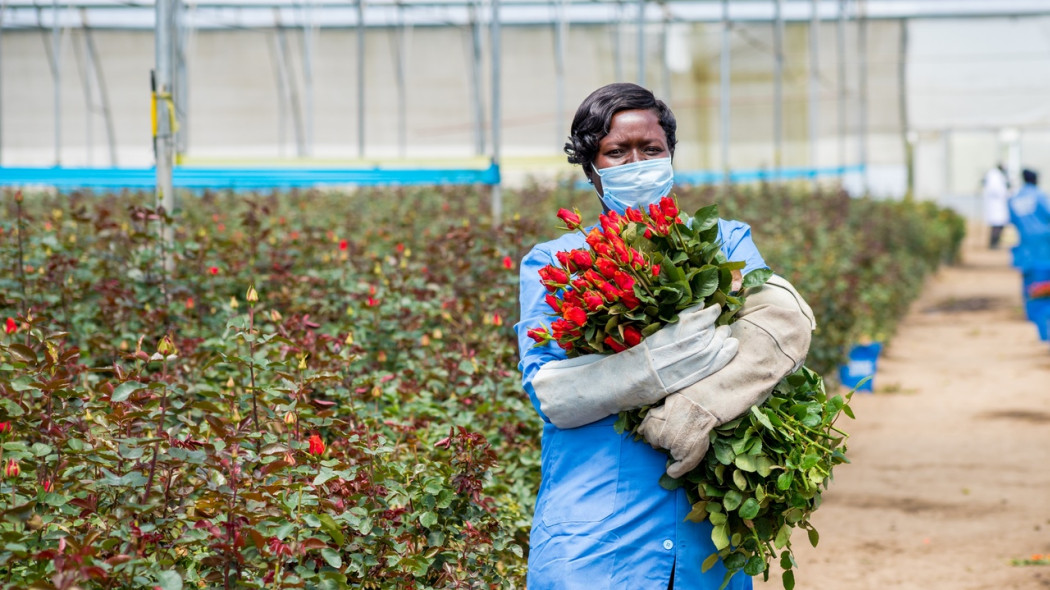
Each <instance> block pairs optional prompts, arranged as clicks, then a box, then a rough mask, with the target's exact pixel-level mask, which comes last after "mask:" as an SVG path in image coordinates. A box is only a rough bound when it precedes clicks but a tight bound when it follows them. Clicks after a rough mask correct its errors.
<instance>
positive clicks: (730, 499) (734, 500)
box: [722, 490, 744, 512]
mask: <svg viewBox="0 0 1050 590" xmlns="http://www.w3.org/2000/svg"><path fill="white" fill-rule="evenodd" d="M743 501H744V494H741V493H740V492H738V491H736V490H729V491H728V492H726V495H725V497H724V498H722V506H725V508H726V512H730V511H732V510H736V509H737V508H739V507H740V503H741V502H743Z"/></svg>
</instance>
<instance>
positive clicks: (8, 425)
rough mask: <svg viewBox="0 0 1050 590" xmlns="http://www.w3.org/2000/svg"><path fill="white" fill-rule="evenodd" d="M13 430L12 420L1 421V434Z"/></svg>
mask: <svg viewBox="0 0 1050 590" xmlns="http://www.w3.org/2000/svg"><path fill="white" fill-rule="evenodd" d="M12 430H13V429H12V428H11V423H10V422H0V434H7V433H8V432H11V431H12Z"/></svg>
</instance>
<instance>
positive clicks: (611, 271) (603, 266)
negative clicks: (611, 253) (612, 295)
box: [594, 258, 620, 279]
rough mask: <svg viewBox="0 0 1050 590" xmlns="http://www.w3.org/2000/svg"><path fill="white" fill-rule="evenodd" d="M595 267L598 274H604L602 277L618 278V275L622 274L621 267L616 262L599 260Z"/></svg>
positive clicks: (604, 259)
mask: <svg viewBox="0 0 1050 590" xmlns="http://www.w3.org/2000/svg"><path fill="white" fill-rule="evenodd" d="M594 266H596V267H597V268H598V272H600V273H602V276H603V277H605V278H607V279H611V278H613V277H614V276H616V273H618V272H620V267H619V266H617V265H616V263H615V262H613V261H612V260H609V259H608V258H599V259H598V260H597V261H596V262H595V263H594Z"/></svg>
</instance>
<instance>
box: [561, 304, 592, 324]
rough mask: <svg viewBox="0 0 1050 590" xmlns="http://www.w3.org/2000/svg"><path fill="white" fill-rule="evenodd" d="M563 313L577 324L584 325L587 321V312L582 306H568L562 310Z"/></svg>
mask: <svg viewBox="0 0 1050 590" xmlns="http://www.w3.org/2000/svg"><path fill="white" fill-rule="evenodd" d="M562 315H564V316H565V319H567V320H569V321H570V322H572V323H574V324H576V325H577V326H583V325H584V324H586V323H587V312H586V311H584V310H583V308H580V307H566V308H565V309H564V310H562Z"/></svg>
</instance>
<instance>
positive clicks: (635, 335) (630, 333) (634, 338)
mask: <svg viewBox="0 0 1050 590" xmlns="http://www.w3.org/2000/svg"><path fill="white" fill-rule="evenodd" d="M641 341H642V333H641V331H639V330H638V328H635V327H634V326H627V327H625V328H624V329H623V342H624V344H626V345H627V346H628V347H631V346H638V343H639V342H641Z"/></svg>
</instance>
